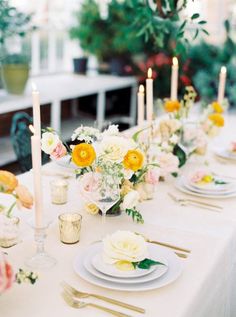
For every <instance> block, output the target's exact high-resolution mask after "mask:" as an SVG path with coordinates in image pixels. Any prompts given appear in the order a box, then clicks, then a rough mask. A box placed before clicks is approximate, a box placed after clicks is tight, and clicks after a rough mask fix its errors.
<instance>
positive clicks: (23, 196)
mask: <svg viewBox="0 0 236 317" xmlns="http://www.w3.org/2000/svg"><path fill="white" fill-rule="evenodd" d="M15 193H16V196H17V202H19V203H20V205H22V206H23V207H25V208H28V209H30V208H32V205H33V202H34V200H33V196H32V195H31V193H30V192H29V191H28V189H27V188H26V187H25V186H23V185H18V186H17V187H16V188H15Z"/></svg>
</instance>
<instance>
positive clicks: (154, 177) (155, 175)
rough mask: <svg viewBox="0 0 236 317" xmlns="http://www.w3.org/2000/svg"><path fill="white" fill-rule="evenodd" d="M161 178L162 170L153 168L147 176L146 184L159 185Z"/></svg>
mask: <svg viewBox="0 0 236 317" xmlns="http://www.w3.org/2000/svg"><path fill="white" fill-rule="evenodd" d="M159 178H160V169H159V168H152V169H149V170H148V171H147V173H146V175H145V182H146V183H148V184H152V185H157V184H158V182H159Z"/></svg>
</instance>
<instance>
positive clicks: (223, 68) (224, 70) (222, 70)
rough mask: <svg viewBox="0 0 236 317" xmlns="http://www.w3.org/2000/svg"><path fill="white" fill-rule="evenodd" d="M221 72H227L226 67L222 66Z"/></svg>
mask: <svg viewBox="0 0 236 317" xmlns="http://www.w3.org/2000/svg"><path fill="white" fill-rule="evenodd" d="M220 72H221V74H226V72H227V69H226V67H225V66H222V67H221V69H220Z"/></svg>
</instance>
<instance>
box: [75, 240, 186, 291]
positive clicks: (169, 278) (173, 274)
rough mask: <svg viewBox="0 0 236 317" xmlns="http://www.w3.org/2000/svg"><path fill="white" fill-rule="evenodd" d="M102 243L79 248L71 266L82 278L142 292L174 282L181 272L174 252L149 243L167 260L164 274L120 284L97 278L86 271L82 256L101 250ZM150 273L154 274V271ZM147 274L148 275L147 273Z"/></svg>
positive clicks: (181, 269) (101, 285)
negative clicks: (142, 280) (148, 279)
mask: <svg viewBox="0 0 236 317" xmlns="http://www.w3.org/2000/svg"><path fill="white" fill-rule="evenodd" d="M101 247H102V244H101V243H96V244H92V245H91V246H90V247H89V248H84V249H80V250H79V251H78V254H77V256H76V258H75V260H74V263H73V268H74V271H75V272H76V273H77V274H78V275H79V276H80V277H81V278H83V279H84V280H86V281H87V282H89V283H91V284H94V285H97V286H100V287H104V288H108V289H112V290H118V291H130V292H142V291H148V290H153V289H157V288H160V287H163V286H165V285H168V284H170V283H172V282H174V281H175V280H176V279H177V278H178V277H179V276H180V275H181V273H182V271H183V267H182V264H181V262H180V260H179V258H178V257H177V256H176V254H175V253H174V252H173V251H171V250H168V249H167V248H164V247H161V246H158V245H154V244H150V249H151V250H152V252H153V253H156V254H157V255H158V256H162V257H163V258H165V259H166V260H167V262H168V270H167V272H166V273H165V274H163V275H162V276H161V277H159V278H156V279H153V280H151V281H147V282H141V283H136V284H131V283H127V284H122V283H116V282H115V283H114V282H112V281H107V280H103V279H101V278H98V277H96V276H94V275H92V274H91V273H90V272H88V271H87V270H86V269H85V267H84V265H83V262H84V258H85V257H86V255H87V254H88V252H94V253H97V252H98V251H99V250H101ZM154 260H158V259H157V258H154ZM151 274H155V271H154V272H153V273H150V275H151ZM147 276H149V275H147Z"/></svg>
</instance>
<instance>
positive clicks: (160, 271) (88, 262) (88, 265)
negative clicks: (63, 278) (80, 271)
mask: <svg viewBox="0 0 236 317" xmlns="http://www.w3.org/2000/svg"><path fill="white" fill-rule="evenodd" d="M93 256H94V255H93V254H92V253H89V254H88V255H87V256H86V258H85V259H84V262H83V265H84V267H85V269H86V270H87V271H88V272H89V273H91V274H92V275H94V276H96V277H98V278H100V279H103V280H106V281H111V282H114V283H122V284H137V283H144V282H149V281H152V280H154V279H157V278H159V277H160V276H162V275H164V274H165V273H166V272H167V270H168V261H167V260H166V258H164V257H161V256H160V257H159V262H161V263H163V264H165V265H155V268H156V269H155V270H154V271H152V272H150V274H147V275H143V276H139V277H128V276H126V277H125V278H123V277H122V278H120V277H113V276H109V275H107V274H103V273H101V272H99V271H97V270H96V269H95V268H94V266H93V264H92V261H93ZM150 258H151V256H150ZM142 271H145V270H142Z"/></svg>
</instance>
